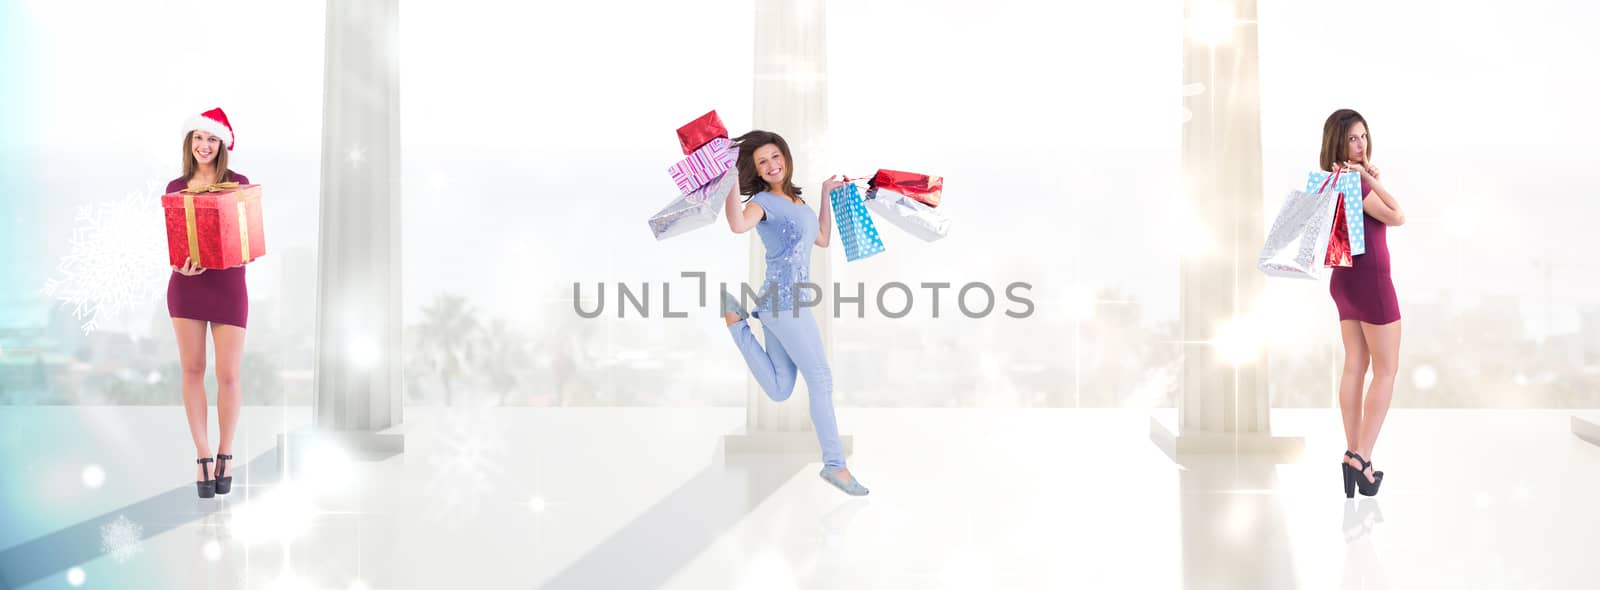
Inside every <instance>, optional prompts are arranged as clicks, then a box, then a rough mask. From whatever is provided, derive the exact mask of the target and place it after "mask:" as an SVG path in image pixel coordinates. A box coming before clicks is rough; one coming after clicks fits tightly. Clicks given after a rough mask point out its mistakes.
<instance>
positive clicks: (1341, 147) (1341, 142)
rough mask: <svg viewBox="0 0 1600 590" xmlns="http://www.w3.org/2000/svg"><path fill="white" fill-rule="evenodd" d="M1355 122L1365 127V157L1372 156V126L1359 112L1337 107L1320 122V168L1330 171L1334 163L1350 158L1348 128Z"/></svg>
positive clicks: (1340, 162)
mask: <svg viewBox="0 0 1600 590" xmlns="http://www.w3.org/2000/svg"><path fill="white" fill-rule="evenodd" d="M1356 123H1360V124H1361V126H1362V127H1366V128H1367V158H1368V159H1371V158H1372V126H1371V125H1368V124H1367V120H1366V119H1364V118H1362V117H1361V113H1358V112H1355V111H1353V110H1350V109H1339V110H1337V111H1334V112H1333V114H1332V115H1328V121H1327V122H1325V123H1323V124H1322V169H1323V170H1326V171H1329V172H1332V171H1333V167H1334V165H1336V164H1342V163H1344V162H1345V161H1346V160H1349V159H1350V128H1351V127H1352V126H1354V125H1355V124H1356Z"/></svg>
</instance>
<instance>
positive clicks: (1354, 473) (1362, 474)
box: [1344, 453, 1383, 498]
mask: <svg viewBox="0 0 1600 590" xmlns="http://www.w3.org/2000/svg"><path fill="white" fill-rule="evenodd" d="M1350 456H1351V457H1352V458H1354V459H1355V460H1356V461H1359V462H1360V463H1361V468H1360V469H1357V468H1355V467H1350V464H1349V463H1346V464H1345V467H1349V468H1350V470H1349V471H1347V472H1345V473H1346V474H1347V475H1346V476H1347V477H1349V478H1351V480H1354V482H1355V487H1356V488H1357V489H1359V490H1360V491H1361V495H1363V496H1376V495H1378V486H1381V485H1383V472H1382V471H1373V472H1372V481H1367V475H1366V471H1367V470H1368V469H1372V462H1371V461H1368V460H1367V459H1366V457H1362V456H1361V455H1360V454H1359V453H1351V454H1350ZM1344 490H1345V492H1344V493H1345V497H1347V498H1348V497H1350V484H1349V483H1346V484H1345V487H1344Z"/></svg>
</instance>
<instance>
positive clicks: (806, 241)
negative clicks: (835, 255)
mask: <svg viewBox="0 0 1600 590" xmlns="http://www.w3.org/2000/svg"><path fill="white" fill-rule="evenodd" d="M750 200H752V201H754V202H755V203H756V204H757V205H761V209H762V210H764V211H766V214H767V215H766V219H762V220H761V222H760V223H757V224H756V233H758V234H761V244H762V245H763V246H766V248H767V278H766V280H765V281H763V282H762V283H761V297H763V298H764V299H763V300H761V301H760V302H759V303H758V305H757V306H756V308H755V311H774V310H780V311H781V310H791V309H794V298H795V290H796V287H795V285H796V284H798V283H804V282H807V281H810V280H811V247H812V246H815V245H816V242H817V231H818V228H817V212H816V211H813V210H812V209H811V206H810V205H801V204H797V203H795V202H794V201H790V200H789V199H786V198H783V197H780V196H778V195H775V194H772V193H769V192H764V191H763V192H760V193H756V195H755V196H753V197H751V198H750ZM801 293H804V294H805V295H804V297H812V296H814V294H813V293H812V292H811V291H809V290H801ZM803 301H804V302H807V303H809V302H810V301H811V299H809V298H807V299H803Z"/></svg>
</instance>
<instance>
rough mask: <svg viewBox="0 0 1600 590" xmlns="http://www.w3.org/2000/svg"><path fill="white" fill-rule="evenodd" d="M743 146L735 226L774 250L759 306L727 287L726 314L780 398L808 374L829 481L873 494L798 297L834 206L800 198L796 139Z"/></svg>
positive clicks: (738, 341)
mask: <svg viewBox="0 0 1600 590" xmlns="http://www.w3.org/2000/svg"><path fill="white" fill-rule="evenodd" d="M735 141H737V142H738V144H739V162H738V172H739V185H738V187H737V188H736V189H735V190H736V191H737V192H738V193H740V194H745V195H750V199H749V200H748V201H746V202H745V203H744V207H742V208H741V207H740V206H739V204H740V203H739V201H738V200H736V199H734V191H729V193H728V198H727V205H726V209H727V210H726V213H727V214H728V227H729V229H732V230H733V233H736V234H742V233H744V232H747V231H750V230H752V229H754V230H756V231H757V233H758V234H759V235H760V236H761V244H762V245H763V246H765V247H766V249H767V272H766V280H765V281H763V282H762V284H761V292H760V294H759V295H758V296H757V300H756V303H757V306H756V308H755V309H754V310H753V311H751V312H750V313H746V312H745V310H744V306H743V305H741V304H740V303H739V301H738V300H737V299H735V298H734V297H733V296H732V295H730V294H728V293H727V292H726V291H724V292H723V293H722V299H723V303H722V312H723V319H724V320H725V321H726V322H727V324H728V331H729V332H730V333H731V334H733V342H734V344H735V345H737V346H738V347H739V352H740V353H741V354H743V355H744V359H745V364H747V365H749V367H750V372H751V373H752V374H754V375H755V378H756V381H757V382H759V383H760V384H761V389H763V390H764V391H766V392H767V397H769V398H772V400H773V401H783V400H786V399H789V394H791V393H794V384H795V377H796V374H797V373H798V375H799V376H803V377H805V379H806V389H807V390H808V391H809V392H810V393H809V396H810V398H811V400H810V402H811V424H812V425H813V426H814V427H815V429H816V431H817V442H818V443H819V444H820V445H821V446H822V462H823V467H822V471H821V473H819V474H818V475H821V476H822V479H823V480H824V481H827V482H828V483H830V484H833V485H834V486H835V487H837V488H839V489H840V490H843V491H844V492H845V493H846V494H850V495H852V496H865V495H867V488H866V487H865V486H863V485H861V482H859V481H856V478H855V476H853V475H851V474H850V470H849V469H848V468H846V467H845V464H844V448H843V445H842V444H841V443H840V440H839V424H838V422H837V421H836V420H835V418H834V415H833V372H832V370H831V369H829V367H828V357H827V356H826V355H825V354H824V353H823V350H822V336H821V334H820V333H819V332H818V331H817V321H816V319H815V318H813V317H812V316H811V309H810V308H809V306H808V305H806V302H805V301H797V299H798V298H799V297H800V295H799V294H798V293H797V291H799V289H798V288H797V286H798V285H799V284H801V283H805V282H806V281H807V280H808V279H809V277H810V274H811V247H812V246H820V247H823V248H826V247H828V242H829V240H830V237H831V234H832V231H831V229H830V228H831V226H832V225H833V211H832V210H831V209H830V207H829V205H828V199H826V198H824V199H822V202H821V205H820V207H819V208H820V209H821V210H820V212H816V213H813V212H812V210H811V207H810V206H809V205H806V202H805V200H804V199H801V198H800V187H797V186H795V185H794V182H793V176H794V170H793V168H791V167H790V162H793V161H794V157H793V156H791V155H790V153H789V144H788V143H787V142H785V141H784V140H783V138H782V137H780V136H779V135H778V134H776V133H772V132H769V131H751V132H749V133H746V134H744V135H742V136H740V137H739V138H738V139H737V140H735ZM839 184H840V182H839V180H838V179H837V178H836V177H835V178H829V179H828V180H827V181H825V182H823V184H822V191H823V192H824V193H827V192H829V191H831V190H833V188H834V187H836V186H838V185H839ZM747 316H755V318H756V319H758V320H761V327H762V328H763V331H764V332H766V335H767V338H766V340H767V342H766V348H762V346H761V343H760V342H758V341H756V337H755V335H754V334H752V333H751V332H750V324H749V323H747V322H746V317H747Z"/></svg>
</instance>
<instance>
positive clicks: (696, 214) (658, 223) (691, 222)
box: [650, 169, 739, 240]
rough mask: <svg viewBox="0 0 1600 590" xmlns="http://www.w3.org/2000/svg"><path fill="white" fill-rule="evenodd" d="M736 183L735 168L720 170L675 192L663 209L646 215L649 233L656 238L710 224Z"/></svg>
mask: <svg viewBox="0 0 1600 590" xmlns="http://www.w3.org/2000/svg"><path fill="white" fill-rule="evenodd" d="M737 182H739V171H738V169H734V170H729V171H727V172H723V173H722V175H721V176H718V177H716V178H713V179H711V182H709V183H707V184H706V185H705V186H702V187H700V188H698V189H695V190H693V191H690V192H687V193H683V194H681V195H678V198H676V199H673V200H672V202H671V203H668V204H667V206H666V208H664V209H662V210H661V211H660V212H658V213H656V214H655V215H652V216H650V232H651V233H653V234H655V235H656V239H657V240H665V239H667V238H670V237H672V236H676V235H678V234H682V233H686V232H689V231H691V230H695V229H699V228H702V227H705V226H707V225H711V224H712V223H713V222H715V221H716V220H717V215H718V214H719V213H721V211H722V208H723V206H724V205H726V204H727V201H726V199H727V198H728V193H729V192H730V191H732V190H733V186H734V183H737Z"/></svg>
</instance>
